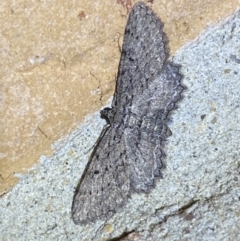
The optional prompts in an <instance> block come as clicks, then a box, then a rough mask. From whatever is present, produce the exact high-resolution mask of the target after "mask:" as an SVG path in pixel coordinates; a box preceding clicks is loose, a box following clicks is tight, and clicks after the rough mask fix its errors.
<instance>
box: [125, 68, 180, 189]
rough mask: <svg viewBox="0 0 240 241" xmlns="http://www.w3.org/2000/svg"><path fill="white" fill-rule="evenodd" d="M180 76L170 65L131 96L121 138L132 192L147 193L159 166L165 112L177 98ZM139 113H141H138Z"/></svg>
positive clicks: (168, 132) (164, 129)
mask: <svg viewBox="0 0 240 241" xmlns="http://www.w3.org/2000/svg"><path fill="white" fill-rule="evenodd" d="M180 80H181V75H180V74H179V73H178V68H177V67H176V66H174V65H172V64H168V65H167V66H166V67H164V69H163V71H162V73H161V74H160V75H158V76H157V77H156V78H155V79H153V80H151V81H150V82H149V83H148V85H147V88H146V89H144V90H143V91H142V95H139V96H138V95H136V96H134V97H133V99H132V106H131V107H130V108H129V111H128V112H129V118H128V122H127V124H126V128H125V130H124V137H125V143H126V149H127V153H128V157H129V158H130V160H131V162H130V163H131V165H130V179H131V180H130V184H131V189H132V190H133V191H135V192H138V191H144V192H149V191H150V190H151V188H152V187H153V186H154V179H155V178H156V177H158V176H160V168H161V167H162V161H161V159H162V155H163V152H162V142H163V141H164V140H165V139H166V137H168V136H169V135H170V133H171V132H170V130H169V128H168V126H167V117H168V114H169V112H170V111H171V110H172V109H174V107H175V104H176V102H177V101H178V100H179V99H180V98H181V92H182V91H183V87H182V86H181V84H180ZM140 113H141V114H140Z"/></svg>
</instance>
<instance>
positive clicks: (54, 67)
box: [0, 0, 240, 193]
mask: <svg viewBox="0 0 240 241" xmlns="http://www.w3.org/2000/svg"><path fill="white" fill-rule="evenodd" d="M239 3H240V1H239V0H218V1H217V0H215V1H190V0H182V1H180V0H175V1H160V0H158V1H157V0H155V1H154V2H153V5H152V8H153V9H154V11H155V12H156V13H157V14H158V15H159V16H160V17H161V19H162V21H163V22H164V23H165V32H166V33H167V35H168V38H169V47H170V49H171V53H174V52H176V51H177V49H179V48H180V47H181V46H182V45H183V44H185V43H186V42H187V41H190V40H192V39H194V38H196V37H197V36H198V35H199V33H200V32H201V31H202V30H203V29H204V28H206V26H207V25H209V24H215V23H217V22H218V21H219V20H221V19H223V18H225V17H226V16H227V15H230V14H232V13H233V12H234V11H235V10H236V9H237V7H238V6H239V5H240V4H239ZM132 4H133V2H131V1H123V0H122V1H121V0H116V1H89V0H88V1H86V0H82V1H75V2H71V1H60V0H59V1H47V0H46V1H25V0H23V1H7V0H5V1H2V2H1V3H0V12H1V14H0V18H1V30H0V34H1V35H0V48H1V51H0V61H1V64H0V76H1V78H0V86H1V97H0V101H1V102H0V104H1V123H0V125H1V126H0V127H1V129H0V131H1V137H0V138H1V139H0V142H1V149H0V158H1V159H0V175H1V183H0V193H5V192H7V191H8V190H9V189H10V188H11V187H12V186H13V185H15V184H16V183H17V180H18V179H17V178H16V177H15V176H14V173H19V172H20V173H24V172H26V171H27V170H28V169H29V168H30V167H31V166H32V165H33V164H34V163H35V162H37V161H38V159H39V157H40V156H41V155H51V154H52V153H53V148H52V145H53V144H54V143H55V142H56V141H58V140H59V139H61V138H64V137H66V136H67V135H68V134H69V133H71V131H73V130H74V129H75V128H76V126H77V125H79V124H80V123H81V122H82V120H83V119H84V116H86V115H87V114H90V113H93V112H94V111H96V110H98V109H100V108H101V106H102V105H104V104H105V103H106V101H107V100H108V99H109V97H110V96H111V95H112V94H113V91H114V84H115V76H116V73H117V67H118V62H119V57H120V51H119V46H121V42H122V37H123V31H124V27H125V24H126V19H127V18H126V15H127V12H128V11H129V9H130V8H131V5H132Z"/></svg>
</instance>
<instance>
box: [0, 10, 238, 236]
mask: <svg viewBox="0 0 240 241" xmlns="http://www.w3.org/2000/svg"><path fill="white" fill-rule="evenodd" d="M239 36H240V12H239V11H238V12H236V14H235V15H234V16H232V17H230V18H228V19H227V20H226V21H224V22H222V23H220V24H219V25H218V26H215V27H211V28H209V29H208V30H207V31H206V32H205V33H203V34H202V35H201V37H199V39H198V40H195V41H194V42H192V43H191V44H188V46H185V47H183V48H182V49H181V50H180V51H179V52H178V53H177V55H176V56H175V58H174V62H175V63H178V64H181V65H182V68H181V72H182V74H183V75H184V79H183V84H184V85H185V86H186V87H187V90H186V91H185V92H184V98H183V100H182V101H181V102H180V103H179V104H178V107H179V108H178V109H177V110H175V111H174V113H173V115H172V116H171V120H170V122H169V126H170V128H171V130H172V133H173V135H172V136H171V137H169V138H168V140H167V143H166V145H165V149H164V150H165V153H166V158H165V160H164V162H165V165H166V168H165V169H164V170H163V179H161V180H159V181H158V182H157V185H156V188H155V189H153V191H152V192H151V193H150V194H149V195H144V194H135V195H133V197H132V199H131V200H130V201H129V202H128V203H127V205H126V206H125V208H124V209H123V210H122V212H119V213H117V214H116V215H115V216H113V218H111V219H110V220H107V221H106V222H104V221H99V222H96V223H95V224H92V225H87V226H76V225H74V223H73V221H72V220H71V203H72V197H73V192H74V188H75V186H76V183H77V181H78V180H79V177H80V176H81V174H82V172H83V170H84V166H85V165H86V163H87V161H88V158H89V155H90V153H91V150H90V149H91V148H92V147H93V145H94V142H95V141H96V139H97V137H98V135H99V133H100V131H101V128H102V126H103V125H104V121H103V120H101V119H100V118H99V114H94V115H92V116H90V117H88V118H87V119H86V121H85V123H84V124H83V125H81V126H79V129H78V130H76V132H75V133H74V134H73V135H72V136H71V137H70V138H69V140H68V142H67V143H66V145H65V146H64V147H63V148H62V149H61V151H59V152H57V153H56V154H55V156H53V157H51V158H45V157H42V159H41V162H40V163H39V164H38V165H37V166H35V167H34V168H33V169H32V170H31V171H30V172H29V174H28V175H25V176H22V177H21V182H20V183H19V184H18V185H17V186H15V187H14V189H13V190H12V191H11V192H9V193H8V194H6V195H5V196H3V197H2V198H1V200H0V222H1V226H0V228H1V230H0V233H1V240H76V241H77V240H108V239H110V238H115V237H121V238H122V240H148V241H151V240H153V241H155V240H171V241H173V240H201V241H202V240H208V241H209V240H240V212H239V210H240V201H239V196H240V186H239V185H240V184H239V183H240V182H239V166H240V165H239V160H240V158H239V157H240V148H239V140H240V107H239V103H240V101H239V100H240V64H239V61H238V60H239V59H240V47H239V46H240V42H239ZM233 55H234V56H235V57H232V56H233ZM133 230H134V232H132V231H133ZM130 232H131V234H130ZM128 233H129V235H128ZM123 236H126V237H123Z"/></svg>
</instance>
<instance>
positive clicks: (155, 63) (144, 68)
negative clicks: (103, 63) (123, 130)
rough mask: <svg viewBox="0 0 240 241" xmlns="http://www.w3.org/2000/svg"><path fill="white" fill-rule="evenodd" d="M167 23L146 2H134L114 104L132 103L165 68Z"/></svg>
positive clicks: (128, 23)
mask: <svg viewBox="0 0 240 241" xmlns="http://www.w3.org/2000/svg"><path fill="white" fill-rule="evenodd" d="M162 27H163V24H162V23H161V21H160V19H159V18H158V17H157V16H156V15H155V14H154V12H153V11H152V10H151V9H150V8H149V7H147V6H146V5H145V4H144V3H142V2H139V3H137V4H135V5H134V7H133V9H132V11H131V12H130V14H129V18H128V22H127V25H126V29H125V35H124V40H123V46H122V53H121V59H120V64H119V70H118V76H117V83H116V92H115V94H114V99H113V104H112V106H113V107H114V106H118V107H119V108H118V110H119V111H121V110H122V109H121V107H123V106H124V107H127V106H131V105H132V99H133V97H134V96H135V95H141V91H143V90H144V89H145V88H147V85H148V81H150V80H152V79H155V77H156V76H157V75H158V74H159V73H160V72H161V71H162V68H163V65H164V63H165V61H166V58H167V54H166V53H167V51H166V49H165V48H166V46H165V43H164V38H165V37H164V33H163V32H162Z"/></svg>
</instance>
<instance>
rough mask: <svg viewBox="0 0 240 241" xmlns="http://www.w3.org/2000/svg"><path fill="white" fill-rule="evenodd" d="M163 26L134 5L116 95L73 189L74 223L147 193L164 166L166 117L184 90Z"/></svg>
mask: <svg viewBox="0 0 240 241" xmlns="http://www.w3.org/2000/svg"><path fill="white" fill-rule="evenodd" d="M164 38H165V36H164V33H163V31H162V23H161V21H160V19H159V18H158V17H157V16H156V15H155V14H154V13H153V11H152V10H151V9H150V8H149V7H148V6H147V5H145V4H144V3H142V2H139V3H137V4H135V5H134V7H133V9H132V11H131V12H130V15H129V18H128V22H127V25H126V29H125V35H124V41H123V47H122V54H121V60H120V64H119V71H118V76H117V83H116V91H115V94H114V98H113V103H112V107H111V108H105V109H104V110H103V111H102V112H101V113H102V115H103V116H104V117H105V118H106V119H107V120H108V122H109V126H108V127H106V129H105V131H104V132H103V133H102V135H101V137H100V138H99V141H98V143H97V145H96V148H95V149H94V151H93V153H92V155H91V158H90V160H89V162H88V164H87V166H86V168H85V170H84V173H83V175H82V177H81V179H80V182H79V185H78V187H77V189H76V192H75V195H74V199H73V205H72V217H73V220H74V222H75V223H76V224H85V223H88V222H90V221H94V220H95V219H103V218H104V219H107V218H109V217H111V216H112V214H113V213H115V212H116V210H117V209H118V208H119V207H121V206H122V205H123V204H124V203H125V201H126V200H127V199H128V198H129V197H130V195H131V193H132V192H149V191H150V190H151V189H152V187H153V186H154V179H155V178H156V177H158V176H160V168H161V167H162V161H161V159H162V154H163V152H162V142H163V141H164V140H165V139H166V137H168V136H169V135H170V130H169V128H168V127H167V117H168V114H169V112H170V111H171V110H172V109H173V108H174V106H175V103H176V102H177V101H178V100H179V99H180V97H181V92H182V91H183V87H182V86H181V84H180V79H181V76H180V74H179V70H178V68H177V67H176V66H174V65H172V64H171V63H168V62H167V58H168V54H167V51H166V45H165V42H164Z"/></svg>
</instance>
